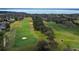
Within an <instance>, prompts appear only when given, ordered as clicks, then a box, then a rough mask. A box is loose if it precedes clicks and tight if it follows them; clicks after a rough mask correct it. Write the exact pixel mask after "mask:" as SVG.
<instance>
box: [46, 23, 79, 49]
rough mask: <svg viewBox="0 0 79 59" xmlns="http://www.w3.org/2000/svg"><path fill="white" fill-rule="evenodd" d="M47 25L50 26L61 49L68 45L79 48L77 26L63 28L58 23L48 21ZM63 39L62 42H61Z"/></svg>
mask: <svg viewBox="0 0 79 59" xmlns="http://www.w3.org/2000/svg"><path fill="white" fill-rule="evenodd" d="M47 26H48V27H51V28H52V29H53V30H54V33H55V39H56V41H57V42H58V43H59V48H60V50H62V49H63V48H65V47H66V45H69V46H70V47H71V48H77V49H79V28H78V27H77V28H65V27H63V26H61V25H60V24H56V23H54V22H48V23H47ZM61 40H63V42H61Z"/></svg>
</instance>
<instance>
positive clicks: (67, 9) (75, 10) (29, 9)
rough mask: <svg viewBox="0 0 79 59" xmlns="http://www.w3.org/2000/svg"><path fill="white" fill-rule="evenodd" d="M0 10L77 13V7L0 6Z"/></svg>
mask: <svg viewBox="0 0 79 59" xmlns="http://www.w3.org/2000/svg"><path fill="white" fill-rule="evenodd" d="M0 11H15V12H25V13H31V14H74V13H77V14H79V9H78V8H0Z"/></svg>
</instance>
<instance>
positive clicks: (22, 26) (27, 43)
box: [11, 18, 37, 50]
mask: <svg viewBox="0 0 79 59" xmlns="http://www.w3.org/2000/svg"><path fill="white" fill-rule="evenodd" d="M29 19H31V18H25V19H24V20H22V21H16V22H15V23H14V24H12V25H11V26H12V28H13V29H15V30H16V34H15V44H14V46H13V50H32V49H33V47H34V46H35V44H36V42H37V39H36V37H35V36H34V35H33V34H32V32H31V28H30V20H29ZM22 37H26V38H27V39H25V40H23V39H22Z"/></svg>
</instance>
